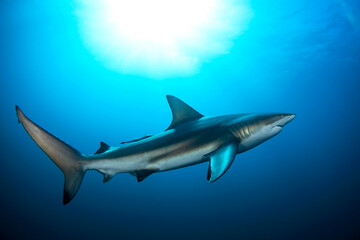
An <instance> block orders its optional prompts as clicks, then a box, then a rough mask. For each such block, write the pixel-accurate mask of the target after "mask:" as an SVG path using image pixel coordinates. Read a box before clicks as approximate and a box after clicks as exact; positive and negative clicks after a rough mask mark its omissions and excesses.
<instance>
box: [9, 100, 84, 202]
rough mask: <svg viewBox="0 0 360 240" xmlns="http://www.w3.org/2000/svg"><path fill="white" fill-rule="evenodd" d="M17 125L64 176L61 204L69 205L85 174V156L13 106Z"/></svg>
mask: <svg viewBox="0 0 360 240" xmlns="http://www.w3.org/2000/svg"><path fill="white" fill-rule="evenodd" d="M15 109H16V113H17V117H18V121H19V123H22V125H23V126H24V128H25V130H26V131H27V133H28V134H29V135H30V137H31V138H32V139H33V140H34V141H35V142H36V144H37V145H38V146H39V147H40V148H41V149H42V150H43V151H44V152H45V153H46V155H47V156H48V157H49V158H50V159H51V160H52V161H53V162H54V163H55V164H56V166H58V167H59V168H60V169H61V171H62V172H63V173H64V176H65V184H64V195H63V204H67V203H69V202H70V201H71V200H72V199H73V198H74V196H75V195H76V193H77V191H78V190H79V187H80V185H81V182H82V179H83V177H84V174H85V172H86V169H84V167H83V164H84V160H85V156H84V155H82V154H81V153H80V152H78V151H77V150H76V149H74V148H73V147H71V146H70V145H68V144H66V143H65V142H63V141H61V140H60V139H58V138H57V137H55V136H53V135H52V134H50V133H48V132H47V131H46V130H44V129H42V128H41V127H39V126H38V125H37V124H35V123H34V122H32V121H31V120H30V119H29V118H28V117H26V116H25V114H24V113H23V112H22V111H21V110H20V108H19V107H18V106H15Z"/></svg>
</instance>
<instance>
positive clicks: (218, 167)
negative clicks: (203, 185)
mask: <svg viewBox="0 0 360 240" xmlns="http://www.w3.org/2000/svg"><path fill="white" fill-rule="evenodd" d="M237 147H238V143H237V142H231V143H228V144H225V145H223V146H221V147H220V148H219V149H217V150H216V151H214V152H212V153H210V155H209V157H210V164H209V170H208V176H207V179H208V180H209V182H210V183H212V182H214V181H216V180H217V179H219V178H220V177H221V176H222V175H224V173H225V172H226V171H227V170H228V169H229V167H230V166H231V164H232V162H233V161H234V159H235V156H236V150H237Z"/></svg>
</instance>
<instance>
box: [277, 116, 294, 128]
mask: <svg viewBox="0 0 360 240" xmlns="http://www.w3.org/2000/svg"><path fill="white" fill-rule="evenodd" d="M295 116H296V115H295V114H293V113H286V114H281V115H280V119H279V120H278V121H277V122H276V126H278V127H283V126H285V125H286V124H288V123H289V122H291V121H292V120H293V119H294V118H295Z"/></svg>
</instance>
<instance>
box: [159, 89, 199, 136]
mask: <svg viewBox="0 0 360 240" xmlns="http://www.w3.org/2000/svg"><path fill="white" fill-rule="evenodd" d="M166 98H167V100H168V103H169V105H170V108H171V112H172V115H173V120H172V122H171V124H170V126H169V127H168V128H167V129H166V130H169V129H173V128H175V127H176V126H178V125H179V124H181V123H184V122H187V121H191V120H196V119H199V118H202V117H203V115H202V114H200V113H199V112H197V111H196V110H194V109H193V108H192V107H190V106H189V105H187V104H186V103H184V102H183V101H181V100H180V99H178V98H177V97H174V96H171V95H167V96H166Z"/></svg>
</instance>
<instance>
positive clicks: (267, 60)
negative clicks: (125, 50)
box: [0, 0, 360, 240]
mask: <svg viewBox="0 0 360 240" xmlns="http://www.w3.org/2000/svg"><path fill="white" fill-rule="evenodd" d="M249 6H250V7H251V11H252V14H253V15H252V18H251V20H249V23H248V25H247V27H246V29H244V30H243V32H242V33H241V34H238V35H237V36H236V37H233V38H232V39H231V44H230V45H231V46H229V47H228V48H227V50H226V51H225V52H224V53H223V54H219V55H217V56H213V57H212V58H211V59H210V58H209V59H206V61H205V60H204V61H203V62H202V64H201V66H199V67H198V70H197V71H195V72H194V73H192V74H187V75H186V76H181V75H178V76H176V75H174V76H169V77H162V78H161V79H159V78H154V77H153V76H146V75H141V74H140V75H139V74H136V73H125V72H119V71H116V70H114V69H111V68H109V67H107V66H106V65H105V64H104V63H103V62H102V60H101V59H99V58H98V57H97V56H96V55H94V52H92V51H91V50H90V48H89V46H87V45H86V44H85V43H84V36H83V35H81V31H80V24H79V19H78V17H77V15H76V14H74V12H75V10H74V9H76V4H74V2H71V1H57V2H55V1H40V0H29V1H19V0H15V1H14V0H3V1H1V3H0V11H1V12H0V19H1V21H0V34H1V38H0V42H1V44H0V49H1V54H0V64H1V65H0V91H1V92H0V100H1V101H0V109H1V111H0V114H1V116H0V117H1V121H0V138H1V145H0V153H1V158H0V159H1V161H0V189H1V197H0V208H1V209H0V211H1V225H0V238H1V239H105V238H106V239H207V240H209V239H360V205H359V203H360V191H359V190H360V150H359V143H360V140H359V136H360V127H359V119H360V107H359V104H360V93H359V92H360V84H359V82H360V3H359V1H355V0H329V1H306V0H299V1H281V0H274V1H264V0H252V1H249ZM166 94H171V95H174V96H177V97H179V98H180V99H182V100H184V101H185V102H187V103H188V104H189V105H190V106H192V107H193V108H195V109H196V110H198V111H199V112H200V113H202V114H203V115H206V116H214V115H225V114H233V113H247V112H291V113H296V114H297V117H296V118H295V119H294V120H293V121H292V122H291V123H290V124H289V125H287V126H285V127H284V129H283V131H282V132H281V133H280V134H279V135H278V136H276V137H274V138H273V139H271V140H269V141H267V142H266V143H264V144H262V145H260V146H258V147H256V148H254V149H252V150H250V151H248V152H245V153H242V154H239V155H238V156H237V157H236V160H235V162H234V163H233V165H232V166H231V168H230V169H229V171H228V172H227V173H226V174H225V175H224V176H223V177H221V179H219V180H218V181H217V182H215V183H212V184H209V183H208V181H207V180H206V175H207V168H208V164H205V163H204V164H200V165H196V166H192V167H188V168H183V169H179V170H174V171H168V172H163V173H156V174H153V175H151V176H149V177H148V178H147V179H145V180H144V181H143V182H140V183H137V181H136V179H135V178H134V177H133V176H130V175H129V174H119V175H116V176H115V177H114V178H113V179H112V180H111V181H110V182H108V183H106V184H103V183H102V178H103V176H102V175H101V174H99V173H98V172H96V171H89V172H87V173H86V175H85V178H84V180H83V183H82V186H81V188H80V190H79V192H78V194H77V195H76V197H75V198H74V200H73V201H72V202H71V203H70V204H68V205H66V206H63V205H62V191H63V175H62V173H61V171H60V170H59V169H58V168H57V167H56V166H55V165H54V164H53V163H52V162H51V161H50V159H48V157H47V156H46V155H45V154H44V153H43V152H42V151H41V150H40V149H39V148H38V147H37V145H36V144H35V143H34V142H33V141H32V140H31V138H30V137H29V136H28V135H27V133H26V132H25V130H24V129H23V128H22V126H21V125H20V124H18V123H17V118H16V115H15V104H17V105H19V106H20V107H21V109H22V110H23V111H24V113H25V114H27V115H28V116H29V117H30V118H31V119H32V120H33V121H35V122H36V123H37V124H39V125H40V126H42V127H43V128H45V129H46V130H48V131H49V132H51V133H53V134H54V135H56V136H58V137H59V138H61V139H62V140H64V141H66V142H67V143H69V144H70V145H72V146H73V147H75V148H76V149H78V150H79V151H80V152H83V153H86V154H90V153H94V152H95V151H96V150H97V149H98V147H99V142H100V141H104V142H106V143H108V144H109V145H112V146H117V145H119V143H120V142H122V141H126V140H131V139H134V138H139V137H142V136H145V135H149V134H155V133H159V132H161V131H164V130H165V129H166V128H167V127H168V125H169V124H170V122H171V118H172V117H171V112H170V109H169V107H168V105H167V102H166V98H165V96H166Z"/></svg>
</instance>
